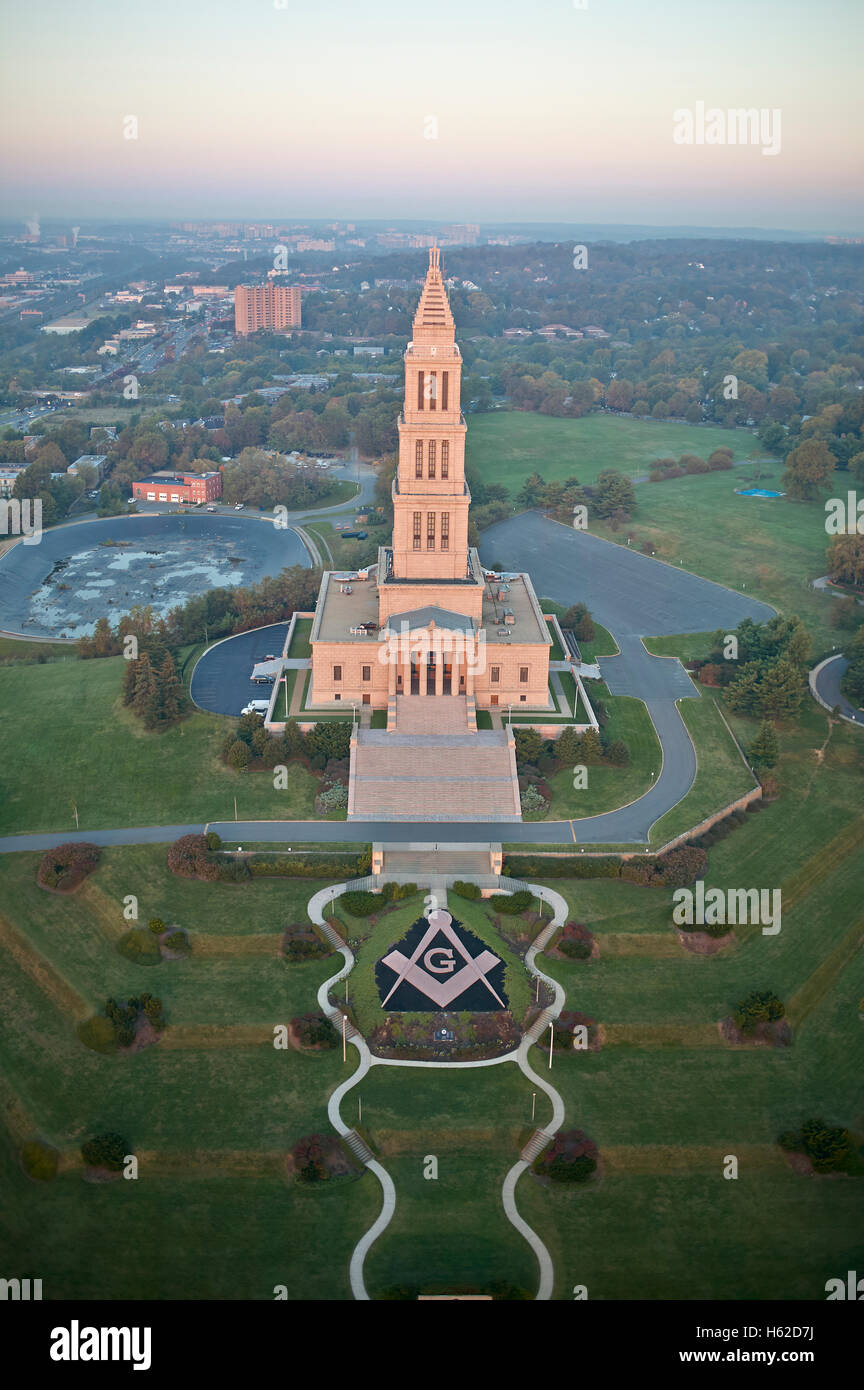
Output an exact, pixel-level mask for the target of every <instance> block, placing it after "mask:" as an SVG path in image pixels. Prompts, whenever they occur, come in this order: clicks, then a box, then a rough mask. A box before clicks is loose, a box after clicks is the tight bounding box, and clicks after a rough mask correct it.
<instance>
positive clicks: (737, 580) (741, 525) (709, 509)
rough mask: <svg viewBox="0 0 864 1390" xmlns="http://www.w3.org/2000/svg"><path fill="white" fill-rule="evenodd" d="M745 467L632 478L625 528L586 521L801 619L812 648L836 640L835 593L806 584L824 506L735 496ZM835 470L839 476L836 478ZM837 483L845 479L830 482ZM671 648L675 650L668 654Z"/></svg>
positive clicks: (822, 545) (767, 474)
mask: <svg viewBox="0 0 864 1390" xmlns="http://www.w3.org/2000/svg"><path fill="white" fill-rule="evenodd" d="M749 473H750V470H749V469H747V468H737V469H735V471H734V472H726V473H709V474H703V475H699V476H696V477H689V478H687V477H685V478H675V479H673V480H672V481H671V482H668V483H640V485H639V486H638V487H637V489H636V510H635V512H634V513H633V519H632V522H631V524H630V525H629V526H628V527H627V528H623V529H622V530H620V531H617V532H613V531H611V530H610V529H609V527H608V526H607V525H606V524H605V523H603V522H598V521H595V522H592V523H591V527H590V529H591V531H592V533H593V534H596V535H599V536H602V537H604V539H606V540H611V541H615V542H617V543H619V544H624V545H626V543H627V536H628V535H629V536H631V537H633V541H632V544H633V545H634V546H638V547H641V546H642V545H643V544H646V543H647V544H650V545H651V547H652V548H653V549H654V550H655V552H656V555H657V557H658V558H659V559H662V560H666V561H668V562H669V563H671V564H673V565H676V566H677V565H678V564H679V562H681V563H682V565H683V568H684V569H687V570H691V571H692V572H693V573H694V574H700V575H703V576H704V577H705V578H706V579H713V580H715V581H716V582H717V583H718V584H725V585H726V586H727V587H728V588H731V589H738V590H739V591H740V592H742V593H746V594H750V595H752V597H753V598H757V599H760V600H761V601H762V602H763V603H770V604H772V605H773V607H775V608H778V609H780V610H781V611H782V612H784V613H786V614H792V613H798V614H799V615H800V617H801V618H802V619H803V620H804V622H805V623H806V624H807V627H808V629H809V630H810V633H811V636H812V638H813V642H814V651H815V652H817V653H818V652H821V651H823V650H824V649H827V648H830V647H831V646H832V645H833V644H834V643H836V642H839V641H842V637H838V634H837V631H836V629H834V628H832V627H831V626H830V623H829V620H830V617H831V614H832V612H833V609H834V605H835V604H836V599H833V598H831V597H830V596H829V595H826V594H824V593H821V592H820V591H819V590H814V589H811V588H810V581H812V580H813V579H818V578H819V577H820V576H821V575H823V574H825V573H826V570H827V562H826V558H825V551H826V548H827V545H828V539H829V538H828V537H827V536H826V534H825V510H824V505H823V503H822V502H820V501H814V502H793V501H791V500H789V499H787V498H785V497H773V498H768V497H741V496H739V495H738V494H737V493H736V492H735V488H736V487H744V486H746V483H747V480H748V474H749ZM781 473H782V466H781V465H780V464H776V465H774V466H773V467H769V468H768V469H767V470H763V474H762V479H761V482H762V483H766V482H767V483H768V485H769V486H770V485H771V483H772V482H773V483H775V484H777V483H779V479H780V475H781ZM842 476H843V475H841V477H842ZM838 486H841V489H842V488H845V484H838ZM676 654H677V653H676Z"/></svg>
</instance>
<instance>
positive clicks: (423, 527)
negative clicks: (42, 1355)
mask: <svg viewBox="0 0 864 1390" xmlns="http://www.w3.org/2000/svg"><path fill="white" fill-rule="evenodd" d="M461 384H462V356H461V353H460V351H459V348H458V346H457V344H456V340H455V325H454V322H453V315H452V312H451V310H450V304H449V301H448V299H447V292H446V288H445V285H444V280H443V276H442V273H441V264H440V252H439V251H438V249H437V247H433V248H432V250H431V251H430V253H429V268H428V271H427V274H426V280H425V283H424V286H423V290H422V292H421V295H420V302H419V304H418V306H417V312H416V314H415V316H414V325H413V336H412V340H411V342H410V343H409V344H408V348H407V350H406V352H405V398H404V407H403V411H402V414H401V416H400V418H399V425H398V430H399V459H398V465H397V470H396V476H395V478H394V481H393V540H392V545H390V546H382V548H381V549H380V551H379V553H378V563H377V565H376V566H373V567H372V568H371V570H370V571H369V572H368V577H366V578H363V577H361V576H357V577H353V576H352V577H351V578H350V579H347V580H346V578H345V577H344V576H343V577H341V578H340V577H337V576H336V575H334V574H333V573H332V572H331V573H329V574H326V575H325V576H324V581H323V583H322V586H321V592H320V595H319V599H318V604H317V607H316V611H315V620H314V623H313V627H312V634H311V639H310V640H311V645H312V687H311V697H310V703H311V704H313V705H327V704H334V703H351V704H354V703H357V704H369V705H372V706H374V707H376V708H379V709H380V708H386V707H387V705H388V702H389V701H390V700H391V699H392V698H393V697H394V696H408V695H422V696H427V695H429V696H431V695H435V696H440V697H441V698H447V697H451V698H452V697H453V696H465V697H472V696H473V697H474V699H475V700H476V703H477V706H478V707H479V708H488V707H490V706H494V705H500V706H508V705H511V704H512V705H514V706H519V705H526V706H528V707H534V708H536V707H538V706H539V707H541V708H543V709H547V708H549V694H548V683H549V649H550V646H551V639H550V637H549V632H548V627H547V624H546V622H545V621H544V619H543V616H542V614H541V612H540V607H539V604H538V602H537V599H536V597H535V595H534V590H533V588H532V586H531V581H530V578H529V577H528V575H527V574H512V575H507V576H506V577H504V578H503V579H500V578H496V579H491V578H490V576H488V575H487V574H485V573H484V571H483V569H482V566H481V564H480V560H479V557H478V555H477V552H476V550H473V549H471V548H470V547H469V545H468V510H469V507H470V505H471V494H470V491H469V489H468V485H467V483H466V481H465V435H466V425H465V419H464V416H463V414H462V407H461Z"/></svg>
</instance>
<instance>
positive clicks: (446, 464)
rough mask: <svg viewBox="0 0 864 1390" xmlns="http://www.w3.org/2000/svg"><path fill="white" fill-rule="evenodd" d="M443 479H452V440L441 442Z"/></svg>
mask: <svg viewBox="0 0 864 1390" xmlns="http://www.w3.org/2000/svg"><path fill="white" fill-rule="evenodd" d="M441 477H442V478H449V477H450V440H449V439H442V440H441Z"/></svg>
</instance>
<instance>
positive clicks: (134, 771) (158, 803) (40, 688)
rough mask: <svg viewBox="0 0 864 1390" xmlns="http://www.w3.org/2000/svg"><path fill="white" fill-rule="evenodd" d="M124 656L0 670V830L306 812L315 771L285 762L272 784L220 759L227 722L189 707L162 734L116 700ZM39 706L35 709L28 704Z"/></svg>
mask: <svg viewBox="0 0 864 1390" xmlns="http://www.w3.org/2000/svg"><path fill="white" fill-rule="evenodd" d="M122 668H123V659H122V657H109V658H107V659H104V660H99V661H66V662H49V663H47V664H46V665H44V666H10V667H6V668H2V669H0V704H2V707H3V710H4V717H3V720H2V721H0V766H2V773H0V779H2V787H3V796H2V800H0V830H2V832H3V833H5V834H18V833H23V832H24V831H35V830H46V831H47V830H73V829H74V828H75V815H74V810H73V806H77V809H78V817H79V823H80V828H81V829H82V830H88V829H92V830H98V829H103V828H106V827H111V826H128V825H174V824H185V823H187V822H192V823H200V822H203V821H207V820H231V819H233V816H234V797H235V796H236V798H237V808H238V815H239V818H240V819H241V820H242V819H246V818H252V817H261V818H264V819H288V820H291V819H296V818H300V819H309V818H312V817H313V816H314V796H315V788H316V786H317V781H316V779H315V778H314V777H313V776H312V775H311V773H309V772H307V771H306V770H305V769H304V768H302V767H296V768H293V769H292V776H291V778H290V780H289V785H288V787H286V788H285V789H284V790H280V791H274V789H273V779H272V777H270V776H268V775H267V774H263V773H254V772H253V773H248V772H244V773H236V772H233V771H232V770H231V769H230V768H228V767H226V766H225V764H224V763H223V762H222V761H221V757H220V752H221V746H222V740H223V739H224V737H225V734H226V732H227V731H228V730H229V729H230V728H231V727H233V724H234V721H233V720H230V719H226V718H223V717H221V716H220V715H213V714H203V713H201V712H200V711H195V712H194V713H192V714H191V715H190V716H189V717H188V718H186V719H183V720H182V721H181V722H180V723H179V724H177V725H175V726H174V727H173V728H171V729H169V730H167V731H166V732H165V733H162V734H154V733H148V732H147V731H146V730H145V729H144V727H143V725H142V724H141V723H140V722H139V721H138V720H137V719H136V718H135V717H134V715H132V714H131V713H130V712H129V711H128V710H127V709H125V708H124V706H123V704H122V700H121V696H120V692H121V682H122ZM38 710H42V711H44V713H43V714H42V715H40V714H38V713H37V711H38Z"/></svg>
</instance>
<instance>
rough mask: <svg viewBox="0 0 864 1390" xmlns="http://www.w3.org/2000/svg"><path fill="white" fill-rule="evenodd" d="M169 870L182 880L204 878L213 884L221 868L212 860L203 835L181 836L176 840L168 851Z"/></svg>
mask: <svg viewBox="0 0 864 1390" xmlns="http://www.w3.org/2000/svg"><path fill="white" fill-rule="evenodd" d="M168 868H169V869H170V870H171V873H172V874H178V875H179V876H180V877H181V878H203V879H207V880H209V881H211V882H212V881H213V880H215V879H217V878H218V877H219V866H218V864H216V863H214V862H213V860H211V858H210V855H209V852H208V849H207V840H206V838H205V836H203V835H181V836H180V839H179V840H175V841H174V843H173V845H172V846H171V848H170V849H169V851H168Z"/></svg>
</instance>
